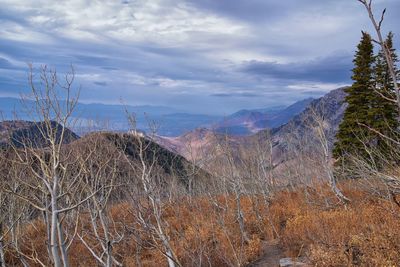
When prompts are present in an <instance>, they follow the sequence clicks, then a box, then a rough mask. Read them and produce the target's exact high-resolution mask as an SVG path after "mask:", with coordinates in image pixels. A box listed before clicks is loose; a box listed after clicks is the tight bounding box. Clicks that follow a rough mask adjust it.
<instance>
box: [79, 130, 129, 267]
mask: <svg viewBox="0 0 400 267" xmlns="http://www.w3.org/2000/svg"><path fill="white" fill-rule="evenodd" d="M105 139H106V138H105V137H104V136H102V135H101V134H91V135H89V136H87V137H85V139H84V140H83V143H80V144H79V146H77V147H76V150H77V151H76V153H77V154H76V157H77V158H79V166H78V168H80V169H83V172H82V175H83V180H84V181H85V186H84V188H85V190H86V195H88V196H91V197H90V198H89V199H88V201H87V202H86V203H85V204H84V205H83V207H84V208H85V211H86V212H87V213H88V214H89V222H87V221H82V223H83V225H82V230H81V231H78V234H77V235H78V237H79V239H80V240H81V242H82V243H83V244H84V246H85V247H86V248H87V249H88V250H89V252H90V253H91V254H92V256H93V257H94V258H95V259H96V260H97V262H98V263H99V264H100V265H102V266H105V267H111V266H113V265H117V266H122V264H121V263H120V262H119V261H118V260H117V259H116V258H115V257H114V255H113V247H114V246H115V244H118V243H119V242H121V241H122V239H123V238H124V234H123V232H122V233H119V232H118V227H117V225H116V224H117V223H116V222H115V221H114V220H113V218H112V216H110V215H109V212H108V208H109V206H110V204H112V201H111V200H112V198H113V193H116V189H117V188H118V186H121V184H119V182H120V178H121V175H120V170H119V167H120V166H119V165H120V164H119V162H120V161H121V153H120V152H119V151H117V149H116V147H114V146H112V145H110V144H109V143H108V142H107V140H105ZM114 198H116V197H115V196H114ZM87 224H89V225H90V226H91V227H88V225H87ZM120 228H123V227H120ZM86 229H90V230H86Z"/></svg>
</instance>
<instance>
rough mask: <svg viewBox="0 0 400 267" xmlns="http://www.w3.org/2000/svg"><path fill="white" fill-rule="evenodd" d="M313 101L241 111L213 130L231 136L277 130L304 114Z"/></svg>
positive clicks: (219, 123) (213, 127) (310, 99)
mask: <svg viewBox="0 0 400 267" xmlns="http://www.w3.org/2000/svg"><path fill="white" fill-rule="evenodd" d="M311 101H313V98H307V99H304V100H301V101H298V102H296V103H294V104H292V105H290V106H289V107H275V108H271V109H262V110H260V109H258V110H257V109H255V110H240V111H238V112H236V113H234V114H232V115H230V116H228V117H226V118H224V119H223V120H222V121H220V122H218V123H217V124H214V125H212V127H211V129H213V130H214V131H215V132H218V133H223V134H229V135H250V134H254V133H257V132H258V131H260V130H263V129H271V128H276V127H279V126H281V125H283V124H285V123H287V122H288V121H289V120H290V119H291V118H293V117H294V116H296V115H297V114H299V113H300V112H302V111H303V110H304V109H305V108H306V107H307V105H308V104H310V103H311Z"/></svg>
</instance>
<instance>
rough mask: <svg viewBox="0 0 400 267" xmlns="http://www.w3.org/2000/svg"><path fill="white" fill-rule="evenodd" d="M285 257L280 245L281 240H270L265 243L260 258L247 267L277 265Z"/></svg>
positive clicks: (273, 266) (274, 266)
mask: <svg viewBox="0 0 400 267" xmlns="http://www.w3.org/2000/svg"><path fill="white" fill-rule="evenodd" d="M284 257H285V254H284V253H283V250H282V248H281V247H280V246H279V241H278V240H273V241H268V242H265V243H264V248H263V254H262V255H261V256H260V258H259V259H258V260H256V261H255V262H253V263H250V264H249V265H248V266H247V267H276V266H279V260H280V259H281V258H284Z"/></svg>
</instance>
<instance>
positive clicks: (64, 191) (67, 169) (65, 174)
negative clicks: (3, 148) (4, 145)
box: [8, 66, 91, 267]
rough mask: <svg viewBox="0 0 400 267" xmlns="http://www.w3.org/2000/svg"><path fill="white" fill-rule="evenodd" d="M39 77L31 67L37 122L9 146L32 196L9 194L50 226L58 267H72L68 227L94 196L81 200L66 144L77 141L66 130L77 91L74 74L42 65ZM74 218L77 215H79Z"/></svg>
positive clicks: (33, 112) (52, 254)
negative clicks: (69, 256) (82, 207)
mask: <svg viewBox="0 0 400 267" xmlns="http://www.w3.org/2000/svg"><path fill="white" fill-rule="evenodd" d="M38 74H39V78H37V77H36V76H35V71H34V70H33V67H32V66H30V73H29V84H30V87H31V95H29V96H28V98H30V99H33V100H34V101H35V104H34V106H33V107H31V108H30V107H28V105H27V107H28V108H30V110H29V112H30V113H29V115H30V116H31V119H32V120H33V121H34V123H33V126H32V127H31V129H30V131H27V132H26V133H25V134H23V135H22V136H12V137H11V140H10V142H11V144H12V148H13V151H14V153H15V155H16V160H15V163H16V164H19V165H20V166H21V168H25V169H26V170H27V172H26V174H27V175H28V177H29V179H26V178H25V179H21V177H16V178H17V179H19V181H20V183H21V185H23V186H24V187H25V188H27V189H29V191H30V194H19V193H18V192H13V190H12V188H8V192H9V193H13V194H15V195H16V196H17V197H19V198H20V199H22V200H24V201H27V202H28V203H29V205H31V206H32V207H34V208H35V209H37V210H39V211H40V212H42V214H43V219H44V222H45V225H46V227H47V230H46V232H47V235H48V236H47V238H48V244H49V247H48V250H49V258H50V259H51V262H52V264H54V266H57V267H58V266H69V259H68V249H69V247H70V245H71V244H72V240H73V235H72V236H68V233H67V231H66V227H65V225H66V224H67V221H70V222H74V221H75V220H71V216H72V215H73V214H74V213H73V210H76V209H77V207H79V206H80V205H81V204H82V203H84V202H85V201H87V200H88V199H89V198H90V197H91V196H87V197H86V198H84V199H82V198H81V197H82V195H83V192H82V187H81V184H82V181H81V179H80V178H81V173H80V172H81V170H78V171H77V172H75V171H72V170H73V168H72V167H71V166H73V165H75V164H76V159H73V158H71V154H70V152H69V151H68V150H66V149H64V144H65V143H67V142H69V141H72V140H73V139H74V134H73V133H72V132H71V131H70V130H69V129H68V127H70V126H71V125H72V124H73V117H72V116H73V111H74V108H75V107H76V104H77V101H78V96H79V92H78V93H77V94H76V95H72V93H73V88H72V84H73V81H74V77H75V74H74V70H73V68H71V72H70V73H67V74H66V75H65V76H64V77H63V80H59V76H58V75H57V73H56V71H54V70H50V69H48V68H47V67H46V66H43V67H41V69H40V72H39V73H38ZM75 215H76V214H75Z"/></svg>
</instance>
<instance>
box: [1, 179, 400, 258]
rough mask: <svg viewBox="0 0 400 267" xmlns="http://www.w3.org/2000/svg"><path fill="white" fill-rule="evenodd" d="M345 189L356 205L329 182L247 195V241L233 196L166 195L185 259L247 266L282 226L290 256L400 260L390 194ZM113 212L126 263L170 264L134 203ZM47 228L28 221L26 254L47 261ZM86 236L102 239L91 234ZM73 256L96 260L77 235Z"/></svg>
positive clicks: (174, 239) (84, 218)
mask: <svg viewBox="0 0 400 267" xmlns="http://www.w3.org/2000/svg"><path fill="white" fill-rule="evenodd" d="M357 187H359V189H356V188H357ZM342 188H343V189H344V193H345V194H346V195H347V196H348V197H350V198H351V200H352V202H351V204H348V205H342V204H338V203H337V199H336V198H335V196H334V194H333V193H331V192H330V190H329V188H325V187H320V188H311V187H305V188H299V189H297V190H296V191H290V192H289V191H286V192H280V193H277V194H276V195H275V197H274V198H273V199H272V200H271V202H270V205H269V208H268V207H266V205H265V204H263V203H265V202H263V201H260V198H259V197H256V196H253V197H249V196H246V197H242V199H241V207H242V211H243V217H244V218H245V228H244V229H245V233H246V240H245V242H244V245H243V246H241V238H240V237H241V233H240V231H241V230H240V227H239V224H238V223H237V214H236V212H235V211H236V208H235V205H236V200H235V198H234V197H233V196H222V195H220V196H216V197H213V198H207V197H198V198H192V199H188V198H182V199H179V200H177V201H176V202H166V203H164V209H165V212H164V213H163V219H164V220H165V221H166V222H167V224H168V226H169V227H168V233H167V234H168V235H169V238H170V243H171V246H173V247H174V249H175V252H176V256H177V257H178V259H179V261H180V263H181V265H182V266H237V262H238V261H241V264H240V265H242V266H243V265H246V263H250V262H251V261H253V260H256V259H257V258H258V257H259V256H260V253H261V251H262V244H263V242H265V241H268V240H272V239H274V238H276V237H277V236H276V234H275V233H274V230H275V229H276V230H277V234H278V236H279V237H280V239H279V240H280V245H281V247H282V248H283V249H284V250H285V253H286V254H287V255H288V256H291V257H298V256H307V258H308V259H309V260H310V262H311V263H312V264H313V265H314V266H397V265H398V264H399V263H400V256H399V253H398V251H399V249H400V248H399V242H398V241H399V240H400V218H399V207H398V206H396V205H394V204H393V202H391V201H390V200H388V199H384V198H378V197H376V196H371V194H370V192H367V191H365V190H363V189H361V188H362V186H359V185H354V183H352V184H349V183H347V184H345V185H344V186H342ZM267 208H268V209H269V212H267V210H266V209H267ZM108 213H109V214H110V218H112V221H113V226H112V227H111V230H110V233H115V232H124V234H125V235H126V236H125V238H124V240H123V241H121V242H120V243H118V244H117V245H115V248H114V255H115V257H116V258H117V260H118V261H120V262H121V263H122V264H123V265H124V266H165V265H166V261H165V257H164V255H163V254H162V253H161V251H160V249H157V246H158V244H157V243H158V242H157V240H154V239H153V238H152V236H151V235H149V234H148V232H147V231H146V229H144V228H143V227H142V226H140V224H138V223H137V222H136V221H135V216H134V214H135V211H134V210H132V206H131V205H129V203H121V204H116V205H114V206H112V207H111V208H110V209H109V210H108ZM89 218H90V217H89V216H88V215H87V214H85V213H83V214H81V216H80V224H82V225H89V224H90V223H89V222H88V220H89ZM269 220H270V221H271V222H272V225H273V226H274V227H272V225H271V224H270V223H269ZM44 231H45V227H44V225H43V223H42V222H41V221H40V220H36V221H34V222H32V223H29V224H27V225H26V226H25V227H24V229H23V235H22V236H23V237H24V238H23V239H22V241H21V242H22V243H23V244H22V245H21V247H22V248H23V249H22V250H23V251H24V253H25V254H29V255H33V254H36V255H37V256H38V259H40V260H41V261H42V262H44V263H45V262H47V260H48V259H47V258H46V257H47V256H46V255H47V254H46V238H45V236H46V235H45V232H44ZM138 237H139V238H138ZM85 238H86V239H87V241H88V242H93V244H94V243H95V240H94V238H93V236H91V235H90V234H89V235H87V237H85ZM138 240H140V241H139V242H138ZM240 253H242V255H240ZM15 257H16V255H15V254H14V253H13V251H12V250H9V251H7V254H6V258H7V261H8V263H9V264H12V265H18V264H17V263H18V260H17V259H16V258H15ZM239 257H242V258H241V259H239ZM32 263H33V262H32ZM70 263H71V265H72V266H94V265H96V262H95V260H94V258H93V257H91V255H90V253H89V251H88V250H87V249H86V248H85V246H83V245H82V243H80V242H79V241H78V240H77V241H76V242H75V243H74V244H73V245H72V247H71V249H70ZM32 266H35V264H32ZM37 266H39V265H37Z"/></svg>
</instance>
